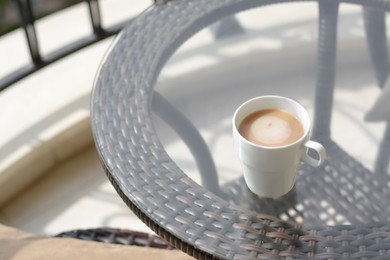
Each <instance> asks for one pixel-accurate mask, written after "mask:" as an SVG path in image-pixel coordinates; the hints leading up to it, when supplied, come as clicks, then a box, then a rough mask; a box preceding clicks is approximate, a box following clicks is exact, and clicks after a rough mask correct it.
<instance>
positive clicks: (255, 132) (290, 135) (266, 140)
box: [238, 109, 304, 147]
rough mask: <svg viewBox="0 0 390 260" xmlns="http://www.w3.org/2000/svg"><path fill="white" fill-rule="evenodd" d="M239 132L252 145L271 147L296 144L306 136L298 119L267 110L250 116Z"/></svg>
mask: <svg viewBox="0 0 390 260" xmlns="http://www.w3.org/2000/svg"><path fill="white" fill-rule="evenodd" d="M238 131H239V132H240V134H241V135H242V136H243V137H245V139H247V140H248V141H250V142H252V143H255V144H258V145H262V146H271V147H276V146H285V145H288V144H291V143H294V142H295V141H297V140H299V139H300V138H301V137H302V136H303V134H304V130H303V126H302V124H301V123H300V122H299V121H298V119H297V118H296V117H294V116H293V115H291V114H290V113H288V112H286V111H283V110H280V109H265V110H260V111H257V112H255V113H252V114H250V115H249V116H247V117H246V118H245V119H244V120H243V121H242V123H241V124H240V126H239V129H238Z"/></svg>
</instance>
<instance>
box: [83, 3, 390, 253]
mask: <svg viewBox="0 0 390 260" xmlns="http://www.w3.org/2000/svg"><path fill="white" fill-rule="evenodd" d="M276 2H278V3H282V2H283V3H286V4H285V5H283V4H282V5H274V4H275V3H276ZM345 2H347V3H353V4H355V5H350V4H346V3H345ZM257 6H262V7H261V8H255V7H257ZM380 8H382V9H380ZM249 9H250V11H244V10H249ZM385 9H386V10H387V9H389V10H387V11H390V5H389V1H388V0H381V1H379V0H378V1H376V0H375V1H374V0H346V1H337V0H334V1H333V0H332V1H322V0H321V1H314V2H310V1H308V2H301V1H294V0H278V1H269V0H262V1H257V0H256V1H249V0H221V1H209V0H197V1H191V0H181V1H167V2H165V1H161V2H160V1H159V3H157V4H156V5H155V6H153V7H151V8H150V9H149V10H147V11H145V12H144V13H142V14H141V15H140V16H139V17H137V18H136V19H134V21H133V22H132V23H131V24H129V26H127V27H126V28H124V30H123V31H122V32H121V34H119V36H118V38H117V39H116V41H115V42H114V44H113V46H112V48H111V49H110V51H109V52H108V55H107V57H106V58H105V59H104V60H103V62H102V65H101V67H100V70H99V71H98V75H97V79H96V83H95V88H94V91H93V93H92V107H91V120H92V130H93V133H94V140H95V143H96V147H97V150H98V152H99V155H100V158H101V160H102V165H103V167H104V169H105V171H106V173H107V176H108V178H109V179H110V181H111V182H112V184H113V186H114V187H115V188H116V190H117V192H118V194H119V195H120V196H121V198H122V199H123V200H124V201H125V203H126V204H127V205H128V206H129V208H130V209H131V210H133V211H134V212H135V213H136V214H137V216H138V217H139V218H140V219H141V220H143V221H145V222H146V223H147V225H148V226H149V227H151V228H152V229H153V230H154V231H156V233H157V234H159V235H160V236H162V237H163V238H165V239H167V240H168V241H170V242H172V243H173V244H175V246H176V247H177V248H179V249H181V250H183V251H184V252H187V253H189V254H190V255H193V256H195V257H197V258H206V259H208V258H210V257H216V258H223V259H224V258H228V259H251V258H256V257H260V258H263V257H265V258H266V259H268V257H269V256H278V257H279V256H280V257H287V258H289V259H291V258H304V257H309V258H316V257H318V258H328V259H338V258H346V259H351V258H364V257H379V258H378V259H386V256H385V254H388V248H389V243H388V241H389V239H388V236H389V234H390V233H389V230H390V224H389V222H388V220H389V219H388V216H389V215H390V214H389V213H390V212H389V211H390V208H389V207H388V198H389V197H390V196H389V195H390V194H389V191H390V189H389V187H390V180H389V174H388V172H389V169H388V167H389V165H388V161H389V154H390V148H389V147H390V146H389V142H388V140H390V130H389V129H390V128H389V127H388V126H387V122H388V121H389V116H388V115H389V114H390V113H388V112H389V111H388V109H387V107H388V106H387V103H388V102H387V100H388V99H389V95H388V93H389V87H387V84H388V83H387V75H388V74H389V68H390V65H389V61H388V60H389V59H388V52H387V38H386V26H385V21H386V15H385V12H384V10H385ZM232 14H234V17H233V16H231V17H229V16H228V15H232ZM221 19H222V20H221ZM212 22H216V23H214V24H211V23H212ZM209 24H211V26H209V27H208V28H205V29H203V28H204V27H205V26H206V25H209ZM201 29H203V30H201ZM199 30H201V31H199ZM198 31H199V32H198ZM197 32H198V33H197ZM195 33H197V34H196V35H195ZM186 39H189V40H188V41H186V42H184V41H185V40H186ZM183 42H184V44H182V43H183ZM179 47H180V48H179ZM177 48H179V49H178V50H177V51H176V52H175V50H176V49H177ZM173 52H175V53H174V55H173V56H171V54H172V53H173ZM166 61H167V62H166ZM270 94H273V95H281V96H286V97H289V98H292V99H294V100H296V101H298V102H299V103H301V104H302V105H303V106H304V107H306V108H307V110H308V111H309V112H310V114H311V117H312V120H313V122H314V124H313V131H312V136H313V139H314V140H316V141H318V142H320V143H322V144H323V145H324V146H325V148H326V150H327V159H326V161H325V163H324V164H323V166H322V167H319V168H312V167H310V166H307V165H305V164H302V165H301V167H300V169H299V176H298V178H297V182H296V185H295V187H294V188H293V189H292V191H291V192H289V193H288V194H286V195H284V196H282V197H280V198H278V199H275V200H273V199H262V198H259V197H257V196H256V195H254V194H253V193H251V192H249V190H248V188H247V187H246V185H245V182H244V180H243V177H242V171H241V167H240V163H239V160H238V156H237V154H236V153H235V150H234V148H233V141H232V135H231V132H232V130H231V118H232V115H233V113H234V111H235V109H236V108H237V107H238V106H239V105H240V104H242V103H243V102H244V101H246V100H248V99H250V98H253V97H256V96H261V95H270ZM286 220H287V221H286ZM346 224H349V225H346ZM302 226H303V227H302ZM271 258H272V257H271Z"/></svg>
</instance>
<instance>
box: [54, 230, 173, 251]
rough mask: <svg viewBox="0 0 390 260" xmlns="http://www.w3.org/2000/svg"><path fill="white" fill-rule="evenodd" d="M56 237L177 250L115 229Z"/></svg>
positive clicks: (156, 239)
mask: <svg viewBox="0 0 390 260" xmlns="http://www.w3.org/2000/svg"><path fill="white" fill-rule="evenodd" d="M56 237H63V238H76V239H81V240H87V241H95V242H102V243H108V244H119V245H127V246H141V247H153V248H160V249H168V250H173V249H175V248H174V247H173V246H172V245H170V244H168V243H167V242H166V241H164V240H162V239H161V238H159V237H157V236H154V235H150V234H147V233H143V232H136V231H132V230H124V229H115V228H96V229H78V230H72V231H67V232H62V233H60V234H58V235H56Z"/></svg>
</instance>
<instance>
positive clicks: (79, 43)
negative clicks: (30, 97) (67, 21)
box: [0, 0, 131, 91]
mask: <svg viewBox="0 0 390 260" xmlns="http://www.w3.org/2000/svg"><path fill="white" fill-rule="evenodd" d="M15 2H16V4H17V8H18V12H19V16H20V24H21V27H22V28H23V30H24V32H25V37H26V41H27V45H28V48H29V54H30V58H31V63H29V64H27V65H25V66H23V67H21V68H19V69H17V70H15V71H13V72H11V73H10V74H8V75H6V76H4V77H3V78H0V91H2V90H4V89H6V88H7V87H9V86H11V85H12V84H13V83H15V82H17V81H19V80H21V79H23V78H25V77H27V76H28V75H30V74H32V73H34V72H36V71H38V70H40V69H42V68H43V67H45V66H47V65H49V64H51V63H53V62H55V61H58V60H60V59H62V58H64V57H66V56H68V55H69V54H72V53H74V52H76V51H78V50H81V49H83V48H85V47H87V46H89V45H91V44H94V43H96V42H98V41H101V40H103V39H106V38H107V37H110V36H112V35H115V34H117V33H118V32H119V31H120V30H121V29H122V28H123V27H124V26H125V25H126V24H127V23H129V22H130V20H131V18H130V19H127V20H125V21H123V22H121V23H118V24H115V25H113V26H110V27H107V28H104V27H103V26H102V19H101V12H100V6H99V0H85V2H86V3H87V4H88V9H89V18H90V21H91V27H92V34H90V35H86V36H84V37H83V38H81V39H78V40H76V41H74V42H72V43H71V44H68V45H66V46H64V47H61V48H60V49H57V50H55V51H53V52H52V53H50V54H48V55H45V56H43V55H42V53H41V51H40V48H39V40H38V36H37V33H36V28H35V21H36V15H35V14H34V10H33V8H32V4H31V0H15Z"/></svg>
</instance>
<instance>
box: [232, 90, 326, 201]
mask: <svg viewBox="0 0 390 260" xmlns="http://www.w3.org/2000/svg"><path fill="white" fill-rule="evenodd" d="M263 109H281V110H284V111H287V112H289V113H290V114H292V115H293V116H295V117H296V118H297V119H298V120H299V121H300V122H301V124H302V125H303V129H304V134H303V135H302V137H301V138H300V139H298V140H297V141H295V142H293V143H291V144H288V145H285V146H276V147H268V146H267V147H266V146H261V145H258V144H255V143H252V142H250V141H248V140H247V139H245V138H244V137H243V136H242V135H241V134H240V133H239V132H238V128H239V126H240V124H241V122H242V121H243V120H244V118H246V117H247V116H248V115H250V114H252V113H254V112H256V111H260V110H263ZM310 129H311V126H310V117H309V114H308V112H307V111H306V109H305V108H304V107H303V106H302V105H300V104H299V103H297V102H296V101H294V100H292V99H289V98H286V97H281V96H260V97H256V98H253V99H251V100H248V101H246V102H245V103H243V104H242V105H241V106H240V107H238V108H237V110H236V112H235V113H234V116H233V139H234V146H235V148H236V150H237V151H238V156H239V159H240V161H241V166H242V169H243V172H244V178H245V182H246V184H247V185H248V187H249V189H250V190H251V191H252V192H253V193H255V194H257V195H258V196H260V197H267V198H278V197H280V196H282V195H284V194H286V193H287V192H289V191H290V190H291V189H292V188H293V186H294V184H295V181H296V177H297V172H298V168H299V166H300V163H301V160H302V161H304V162H306V163H308V164H309V165H311V166H313V167H318V166H320V165H321V164H322V163H323V162H324V161H325V157H326V152H325V148H324V147H323V146H322V145H321V144H320V143H317V142H314V141H311V140H310V139H309V138H310ZM309 149H311V150H314V151H315V152H316V153H317V154H318V159H316V158H312V157H310V156H309V155H308V150H309Z"/></svg>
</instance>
